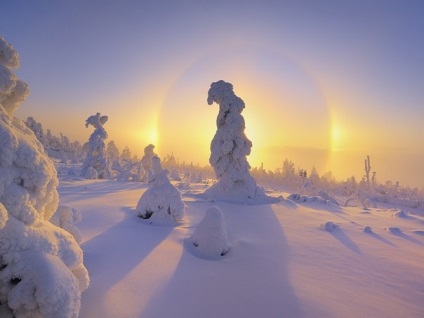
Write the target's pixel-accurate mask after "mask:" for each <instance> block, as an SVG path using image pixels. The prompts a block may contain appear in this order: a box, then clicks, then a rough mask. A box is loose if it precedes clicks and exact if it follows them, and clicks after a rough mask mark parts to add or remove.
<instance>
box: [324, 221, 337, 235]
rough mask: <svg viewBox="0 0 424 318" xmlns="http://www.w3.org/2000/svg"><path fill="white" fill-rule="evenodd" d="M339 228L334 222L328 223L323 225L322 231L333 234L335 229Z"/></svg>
mask: <svg viewBox="0 0 424 318" xmlns="http://www.w3.org/2000/svg"><path fill="white" fill-rule="evenodd" d="M337 227H338V226H337V224H335V223H334V222H332V221H327V222H325V223H323V224H321V229H322V230H324V231H327V232H332V231H334V230H335V229H337Z"/></svg>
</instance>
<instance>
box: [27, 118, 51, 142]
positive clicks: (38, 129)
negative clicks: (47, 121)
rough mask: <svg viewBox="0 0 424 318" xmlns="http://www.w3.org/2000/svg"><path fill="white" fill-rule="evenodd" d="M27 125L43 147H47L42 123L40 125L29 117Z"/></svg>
mask: <svg viewBox="0 0 424 318" xmlns="http://www.w3.org/2000/svg"><path fill="white" fill-rule="evenodd" d="M25 125H27V127H28V128H29V129H31V130H32V131H33V132H34V135H35V137H37V139H38V141H39V142H41V144H42V145H43V146H46V145H47V140H46V136H45V134H44V129H43V125H41V123H38V122H37V121H36V120H35V119H34V118H33V117H28V118H27V120H26V121H25Z"/></svg>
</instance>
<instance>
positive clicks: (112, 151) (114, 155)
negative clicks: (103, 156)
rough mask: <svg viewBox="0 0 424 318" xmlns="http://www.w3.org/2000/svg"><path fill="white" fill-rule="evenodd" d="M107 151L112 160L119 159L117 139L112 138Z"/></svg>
mask: <svg viewBox="0 0 424 318" xmlns="http://www.w3.org/2000/svg"><path fill="white" fill-rule="evenodd" d="M106 151H107V155H108V157H109V160H110V161H112V162H114V161H118V160H119V149H118V147H117V146H116V144H115V141H113V140H111V141H109V142H108V143H107V148H106Z"/></svg>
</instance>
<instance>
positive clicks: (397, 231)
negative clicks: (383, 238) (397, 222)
mask: <svg viewBox="0 0 424 318" xmlns="http://www.w3.org/2000/svg"><path fill="white" fill-rule="evenodd" d="M386 231H388V232H390V233H392V234H402V231H401V229H400V228H398V227H396V226H389V227H386Z"/></svg>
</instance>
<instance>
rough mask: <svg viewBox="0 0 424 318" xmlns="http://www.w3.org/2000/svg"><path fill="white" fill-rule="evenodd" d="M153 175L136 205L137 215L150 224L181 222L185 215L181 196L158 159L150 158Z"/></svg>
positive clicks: (155, 157)
mask: <svg viewBox="0 0 424 318" xmlns="http://www.w3.org/2000/svg"><path fill="white" fill-rule="evenodd" d="M151 161H152V171H153V175H152V177H151V179H150V180H149V183H150V186H149V188H148V189H147V190H146V191H145V192H144V193H143V194H142V196H141V198H140V200H139V201H138V204H137V208H136V211H137V215H138V216H139V217H140V218H142V219H149V222H150V223H159V224H166V223H171V224H172V223H175V222H179V221H181V220H182V218H183V217H184V214H185V207H184V203H183V201H182V199H181V194H180V192H179V191H178V189H177V188H176V187H174V186H173V185H172V184H171V182H169V179H168V176H167V171H166V170H163V168H162V165H161V163H160V159H159V157H157V156H154V157H153V158H152V160H151Z"/></svg>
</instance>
